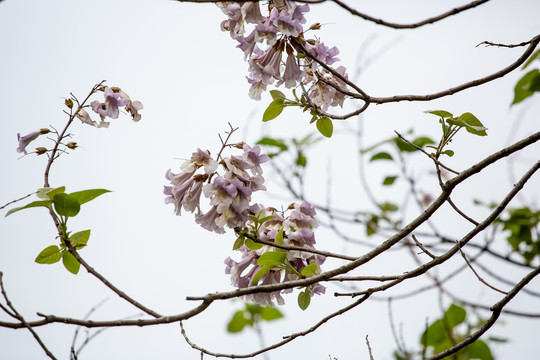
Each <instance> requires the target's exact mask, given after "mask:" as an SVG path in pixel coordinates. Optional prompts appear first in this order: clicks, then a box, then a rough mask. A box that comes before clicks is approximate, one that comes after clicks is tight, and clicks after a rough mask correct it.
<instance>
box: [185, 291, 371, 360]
mask: <svg viewBox="0 0 540 360" xmlns="http://www.w3.org/2000/svg"><path fill="white" fill-rule="evenodd" d="M369 296H370V295H369V294H366V295H364V296H363V297H361V298H360V299H358V300H356V301H355V302H353V303H352V304H350V305H348V306H346V307H344V308H342V309H339V310H338V311H336V312H333V313H331V314H329V315H327V316H325V317H324V318H322V319H321V320H320V321H319V322H317V323H316V324H315V325H313V326H312V327H310V328H309V329H307V330H304V331H301V332H298V333H294V334H291V335H288V336H284V339H283V340H282V341H280V342H277V343H275V344H273V345H270V346H267V347H265V348H263V349H259V350H257V351H255V352H252V353H250V354H242V355H240V354H220V353H214V352H211V351H208V350H206V349H204V348H202V347H200V346H198V345H197V344H195V343H193V342H192V341H191V340H190V339H189V338H188V337H187V334H186V331H185V329H184V325H183V324H182V322H180V328H181V333H182V336H184V339H185V340H186V342H187V343H188V344H189V346H191V347H192V348H193V349H196V350H199V351H200V352H202V353H204V354H207V355H210V356H215V357H228V358H232V359H245V358H251V357H253V356H256V355H259V354H262V353H264V352H267V351H269V350H273V349H277V348H279V347H281V346H283V345H285V344H287V343H289V342H291V341H293V340H294V339H296V338H297V337H300V336H306V335H308V334H310V333H312V332H314V331H315V330H317V329H318V328H319V327H321V326H322V325H323V324H324V323H326V322H327V321H328V320H331V319H332V318H335V317H336V316H339V315H341V314H344V313H346V312H347V311H349V310H351V309H353V308H355V307H356V306H358V305H360V304H361V303H363V302H364V301H366V300H367V299H368V298H369Z"/></svg>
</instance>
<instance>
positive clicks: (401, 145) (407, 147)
mask: <svg viewBox="0 0 540 360" xmlns="http://www.w3.org/2000/svg"><path fill="white" fill-rule="evenodd" d="M394 142H395V143H396V145H397V147H398V149H399V151H404V152H413V151H417V150H418V149H416V148H415V147H414V146H412V145H411V144H409V143H407V142H406V141H403V140H402V139H401V138H399V137H396V138H394Z"/></svg>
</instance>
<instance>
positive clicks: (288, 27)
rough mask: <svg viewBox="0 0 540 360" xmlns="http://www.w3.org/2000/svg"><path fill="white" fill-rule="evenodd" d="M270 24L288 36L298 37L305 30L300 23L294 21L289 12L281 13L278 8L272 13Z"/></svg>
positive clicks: (282, 11) (283, 11) (269, 18)
mask: <svg viewBox="0 0 540 360" xmlns="http://www.w3.org/2000/svg"><path fill="white" fill-rule="evenodd" d="M268 22H270V23H271V24H272V25H274V26H275V27H276V28H277V29H278V30H279V32H280V33H282V34H283V35H286V36H292V37H297V36H298V35H300V33H301V32H302V30H303V29H302V25H301V24H300V22H299V21H298V20H295V19H293V18H292V17H291V15H290V14H289V13H288V12H287V10H281V11H279V10H278V9H277V8H276V7H274V8H273V9H272V10H271V11H270V16H269V17H268Z"/></svg>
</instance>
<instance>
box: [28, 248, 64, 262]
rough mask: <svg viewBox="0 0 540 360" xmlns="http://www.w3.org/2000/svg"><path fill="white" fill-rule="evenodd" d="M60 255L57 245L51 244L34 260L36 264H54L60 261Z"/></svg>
mask: <svg viewBox="0 0 540 360" xmlns="http://www.w3.org/2000/svg"><path fill="white" fill-rule="evenodd" d="M61 257H62V253H61V252H60V249H59V248H58V246H56V245H51V246H49V247H46V248H45V249H43V250H42V251H41V252H40V253H39V255H38V256H37V257H36V260H34V261H35V262H37V263H38V264H54V263H55V262H58V261H60V258H61Z"/></svg>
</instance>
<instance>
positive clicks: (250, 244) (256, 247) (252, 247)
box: [244, 239, 263, 250]
mask: <svg viewBox="0 0 540 360" xmlns="http://www.w3.org/2000/svg"><path fill="white" fill-rule="evenodd" d="M244 245H246V247H247V248H248V249H249V250H259V249H260V248H262V247H263V245H262V244H260V243H256V242H255V241H253V240H251V239H246V241H245V242H244Z"/></svg>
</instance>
